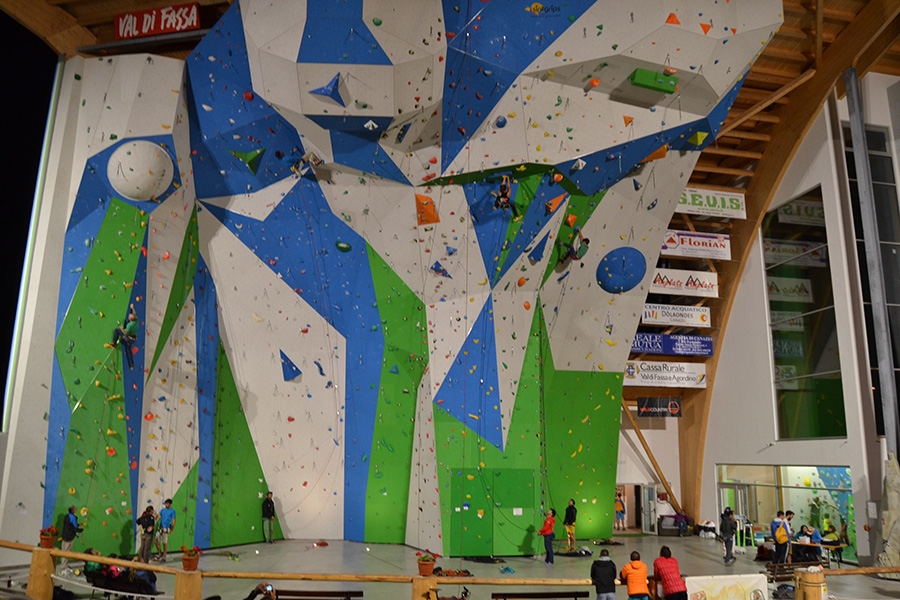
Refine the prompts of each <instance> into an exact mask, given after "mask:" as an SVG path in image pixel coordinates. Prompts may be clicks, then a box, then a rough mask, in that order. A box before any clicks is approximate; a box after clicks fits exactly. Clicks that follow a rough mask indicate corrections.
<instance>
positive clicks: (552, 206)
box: [544, 194, 566, 215]
mask: <svg viewBox="0 0 900 600" xmlns="http://www.w3.org/2000/svg"><path fill="white" fill-rule="evenodd" d="M565 198H566V195H565V194H560V195H559V196H557V197H556V198H554V199H553V200H548V201H547V202H546V203H545V204H544V208H545V209H547V214H548V215H549V214H551V213H553V212H555V211H556V209H557V208H559V205H560V204H562V201H563V200H565Z"/></svg>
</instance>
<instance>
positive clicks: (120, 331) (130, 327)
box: [103, 304, 138, 369]
mask: <svg viewBox="0 0 900 600" xmlns="http://www.w3.org/2000/svg"><path fill="white" fill-rule="evenodd" d="M137 334H138V322H137V313H136V312H134V304H132V305H131V312H129V313H128V318H127V319H126V320H125V325H124V326H120V327H116V329H115V330H114V331H113V339H112V343H109V344H104V345H103V346H104V347H105V348H115V347H116V346H118V345H119V342H122V346H123V347H124V349H125V359H126V360H127V361H128V368H129V369H133V368H134V358H132V356H131V345H132V344H134V341H135V340H136V339H137Z"/></svg>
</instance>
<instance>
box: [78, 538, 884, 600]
mask: <svg viewBox="0 0 900 600" xmlns="http://www.w3.org/2000/svg"><path fill="white" fill-rule="evenodd" d="M616 541H619V542H622V543H623V545H621V546H607V548H608V549H609V550H610V555H611V556H612V558H613V560H614V561H615V563H616V566H617V567H619V568H621V567H622V565H624V564H625V563H626V562H627V560H628V555H629V554H630V553H631V551H632V550H637V551H638V552H640V553H641V556H642V559H643V560H644V562H646V563H647V564H648V565H650V564H652V562H653V559H654V558H655V557H657V556H659V549H660V547H661V546H662V545H663V544H665V545H668V546H669V547H670V548H671V550H672V555H673V556H674V557H675V558H677V559H678V562H679V564H680V566H681V570H682V573H683V574H684V575H686V576H690V575H719V574H727V573H757V572H759V571H760V570H761V569H763V568H764V567H763V565H762V564H761V563H757V562H754V561H753V558H754V556H755V549H749V552H748V554H744V555H738V558H737V562H736V563H735V564H734V565H733V566H730V567H726V566H725V565H724V564H723V562H722V545H721V544H719V543H717V542H716V541H715V540H709V539H701V538H699V537H687V538H677V537H675V538H673V537H664V538H660V537H656V536H646V537H631V536H622V537H618V538H616ZM581 545H587V546H588V547H589V548H590V549H591V550H592V551H593V552H594V556H595V557H596V556H597V555H599V551H600V549H601V547H600V546H595V545H593V544H591V543H590V542H589V541H582V542H579V546H581ZM227 550H228V551H230V552H233V553H235V554H236V555H237V558H238V559H237V560H234V559H233V558H229V557H228V556H227V553H226V552H225V551H223V550H222V549H219V550H212V551H210V552H208V553H207V554H204V556H203V557H202V558H201V560H200V569H201V570H205V571H238V572H244V573H254V572H256V573H259V572H274V573H366V574H387V575H408V574H411V573H415V572H416V556H415V552H416V551H415V549H413V548H408V547H404V546H394V545H379V544H363V543H355V542H341V541H334V542H329V544H328V546H327V547H315V546H314V545H313V542H312V541H282V542H278V543H276V544H274V545H265V544H254V545H249V546H240V547H236V548H230V549H227ZM542 560H543V557H537V558H523V557H513V558H506V559H505V561H506V562H505V563H503V564H486V563H477V562H472V561H466V560H462V559H457V558H441V559H439V560H438V565H440V566H441V567H443V568H444V569H468V570H469V571H471V572H472V573H473V574H474V575H475V576H478V577H553V578H586V577H588V576H589V574H590V566H591V561H592V558H575V557H566V556H558V557H557V558H556V563H555V565H553V566H552V567H548V566H545V565H544V564H543V562H542ZM169 561H170V563H171V564H172V565H173V566H179V567H180V560H179V558H178V555H175V556H174V557H170V559H169ZM505 566H508V567H511V568H512V569H513V570H514V571H515V573H514V574H503V573H501V572H500V569H501V568H502V567H505ZM256 583H257V581H256V580H255V579H254V580H242V579H237V580H235V579H204V588H203V592H204V596H211V595H220V596H221V597H222V598H223V600H243V598H245V597H246V596H247V594H248V593H249V592H250V591H251V590H252V588H253V587H254V586H255V584H256ZM273 583H274V585H275V588H276V589H277V588H278V587H279V585H281V586H283V587H284V588H286V589H362V590H364V591H365V597H366V599H367V600H389V599H390V600H394V599H400V600H406V599H408V598H410V597H411V590H410V586H409V585H406V584H383V583H378V584H375V583H368V584H358V583H338V582H300V581H292V582H283V583H279V582H277V581H276V582H273ZM826 583H827V587H828V593H829V595H833V596H835V597H837V598H854V599H869V598H871V599H875V598H900V581H889V580H882V579H877V578H875V577H871V576H864V575H860V576H848V577H830V578H827V579H826ZM469 587H470V591H471V592H472V593H471V596H470V598H471V599H472V600H487V599H489V598H490V593H491V592H493V591H498V590H501V589H509V588H504V587H489V586H469ZM159 589H160V590H162V591H163V592H165V593H166V594H167V595H171V594H172V593H173V592H174V589H175V581H174V577H173V576H166V575H163V576H161V577H160V581H159ZM546 589H548V590H549V589H552V588H546ZM585 589H589V588H587V587H585ZM73 591H75V592H76V593H83V591H84V590H77V589H74V590H73ZM532 591H534V590H532ZM460 593H461V587H460V586H445V587H444V588H442V589H441V592H440V595H441V596H443V597H450V596H459V595H460ZM617 598H619V599H622V600H624V599H625V598H627V594H626V593H625V590H624V588H620V589H619V591H618V593H617Z"/></svg>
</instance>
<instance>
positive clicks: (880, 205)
mask: <svg viewBox="0 0 900 600" xmlns="http://www.w3.org/2000/svg"><path fill="white" fill-rule="evenodd" d="M872 191H873V193H874V196H875V216H876V218H877V219H878V239H879V240H881V241H882V242H900V208H898V206H897V188H896V186H894V185H893V184H890V185H888V184H884V183H873V184H872Z"/></svg>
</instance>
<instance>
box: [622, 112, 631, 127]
mask: <svg viewBox="0 0 900 600" xmlns="http://www.w3.org/2000/svg"><path fill="white" fill-rule="evenodd" d="M622 120H623V121H625V127H628V126H629V125H631V124H632V123H634V117H629V116H628V115H622Z"/></svg>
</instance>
